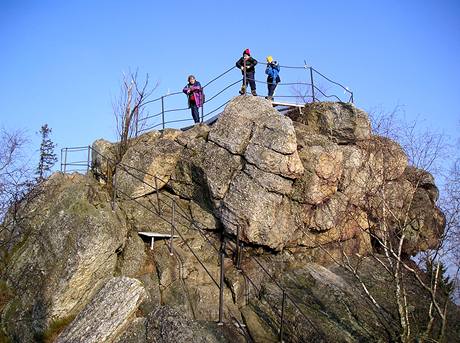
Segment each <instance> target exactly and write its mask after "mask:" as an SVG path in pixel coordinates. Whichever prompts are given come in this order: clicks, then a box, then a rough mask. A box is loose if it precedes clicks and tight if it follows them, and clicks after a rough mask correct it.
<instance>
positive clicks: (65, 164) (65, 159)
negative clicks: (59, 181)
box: [64, 148, 67, 174]
mask: <svg viewBox="0 0 460 343" xmlns="http://www.w3.org/2000/svg"><path fill="white" fill-rule="evenodd" d="M66 170H67V148H65V152H64V174H65V173H66Z"/></svg>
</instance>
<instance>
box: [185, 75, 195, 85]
mask: <svg viewBox="0 0 460 343" xmlns="http://www.w3.org/2000/svg"><path fill="white" fill-rule="evenodd" d="M187 80H188V83H190V84H192V85H193V84H194V83H195V81H196V78H195V76H194V75H189V76H188V78H187Z"/></svg>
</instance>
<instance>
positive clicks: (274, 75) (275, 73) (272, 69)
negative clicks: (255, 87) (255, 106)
mask: <svg viewBox="0 0 460 343" xmlns="http://www.w3.org/2000/svg"><path fill="white" fill-rule="evenodd" d="M279 72H280V66H279V65H278V62H276V61H274V60H273V57H272V56H267V68H265V74H267V88H268V96H266V97H265V99H268V100H273V94H274V93H275V89H276V86H277V85H278V83H280V82H281V79H280V76H279Z"/></svg>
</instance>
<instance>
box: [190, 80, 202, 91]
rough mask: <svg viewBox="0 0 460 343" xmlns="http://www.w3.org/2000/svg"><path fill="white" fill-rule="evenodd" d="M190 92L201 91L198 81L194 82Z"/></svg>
mask: <svg viewBox="0 0 460 343" xmlns="http://www.w3.org/2000/svg"><path fill="white" fill-rule="evenodd" d="M190 90H191V91H192V92H196V91H201V84H200V83H199V82H198V81H196V82H195V84H194V85H193V86H191V87H190Z"/></svg>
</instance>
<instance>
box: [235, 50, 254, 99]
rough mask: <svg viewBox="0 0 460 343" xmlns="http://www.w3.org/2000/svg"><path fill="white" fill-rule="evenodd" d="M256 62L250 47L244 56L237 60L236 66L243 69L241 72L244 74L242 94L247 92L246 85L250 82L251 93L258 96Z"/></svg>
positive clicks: (244, 52)
mask: <svg viewBox="0 0 460 343" xmlns="http://www.w3.org/2000/svg"><path fill="white" fill-rule="evenodd" d="M256 64H257V60H256V59H254V58H252V57H251V52H250V51H249V49H246V50H244V51H243V57H241V58H240V59H239V60H238V61H237V62H236V67H237V68H238V69H241V73H242V74H243V85H242V86H241V90H240V94H246V87H247V86H248V83H249V86H250V87H251V94H252V95H254V96H257V93H256V79H255V72H256V69H255V66H256Z"/></svg>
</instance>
